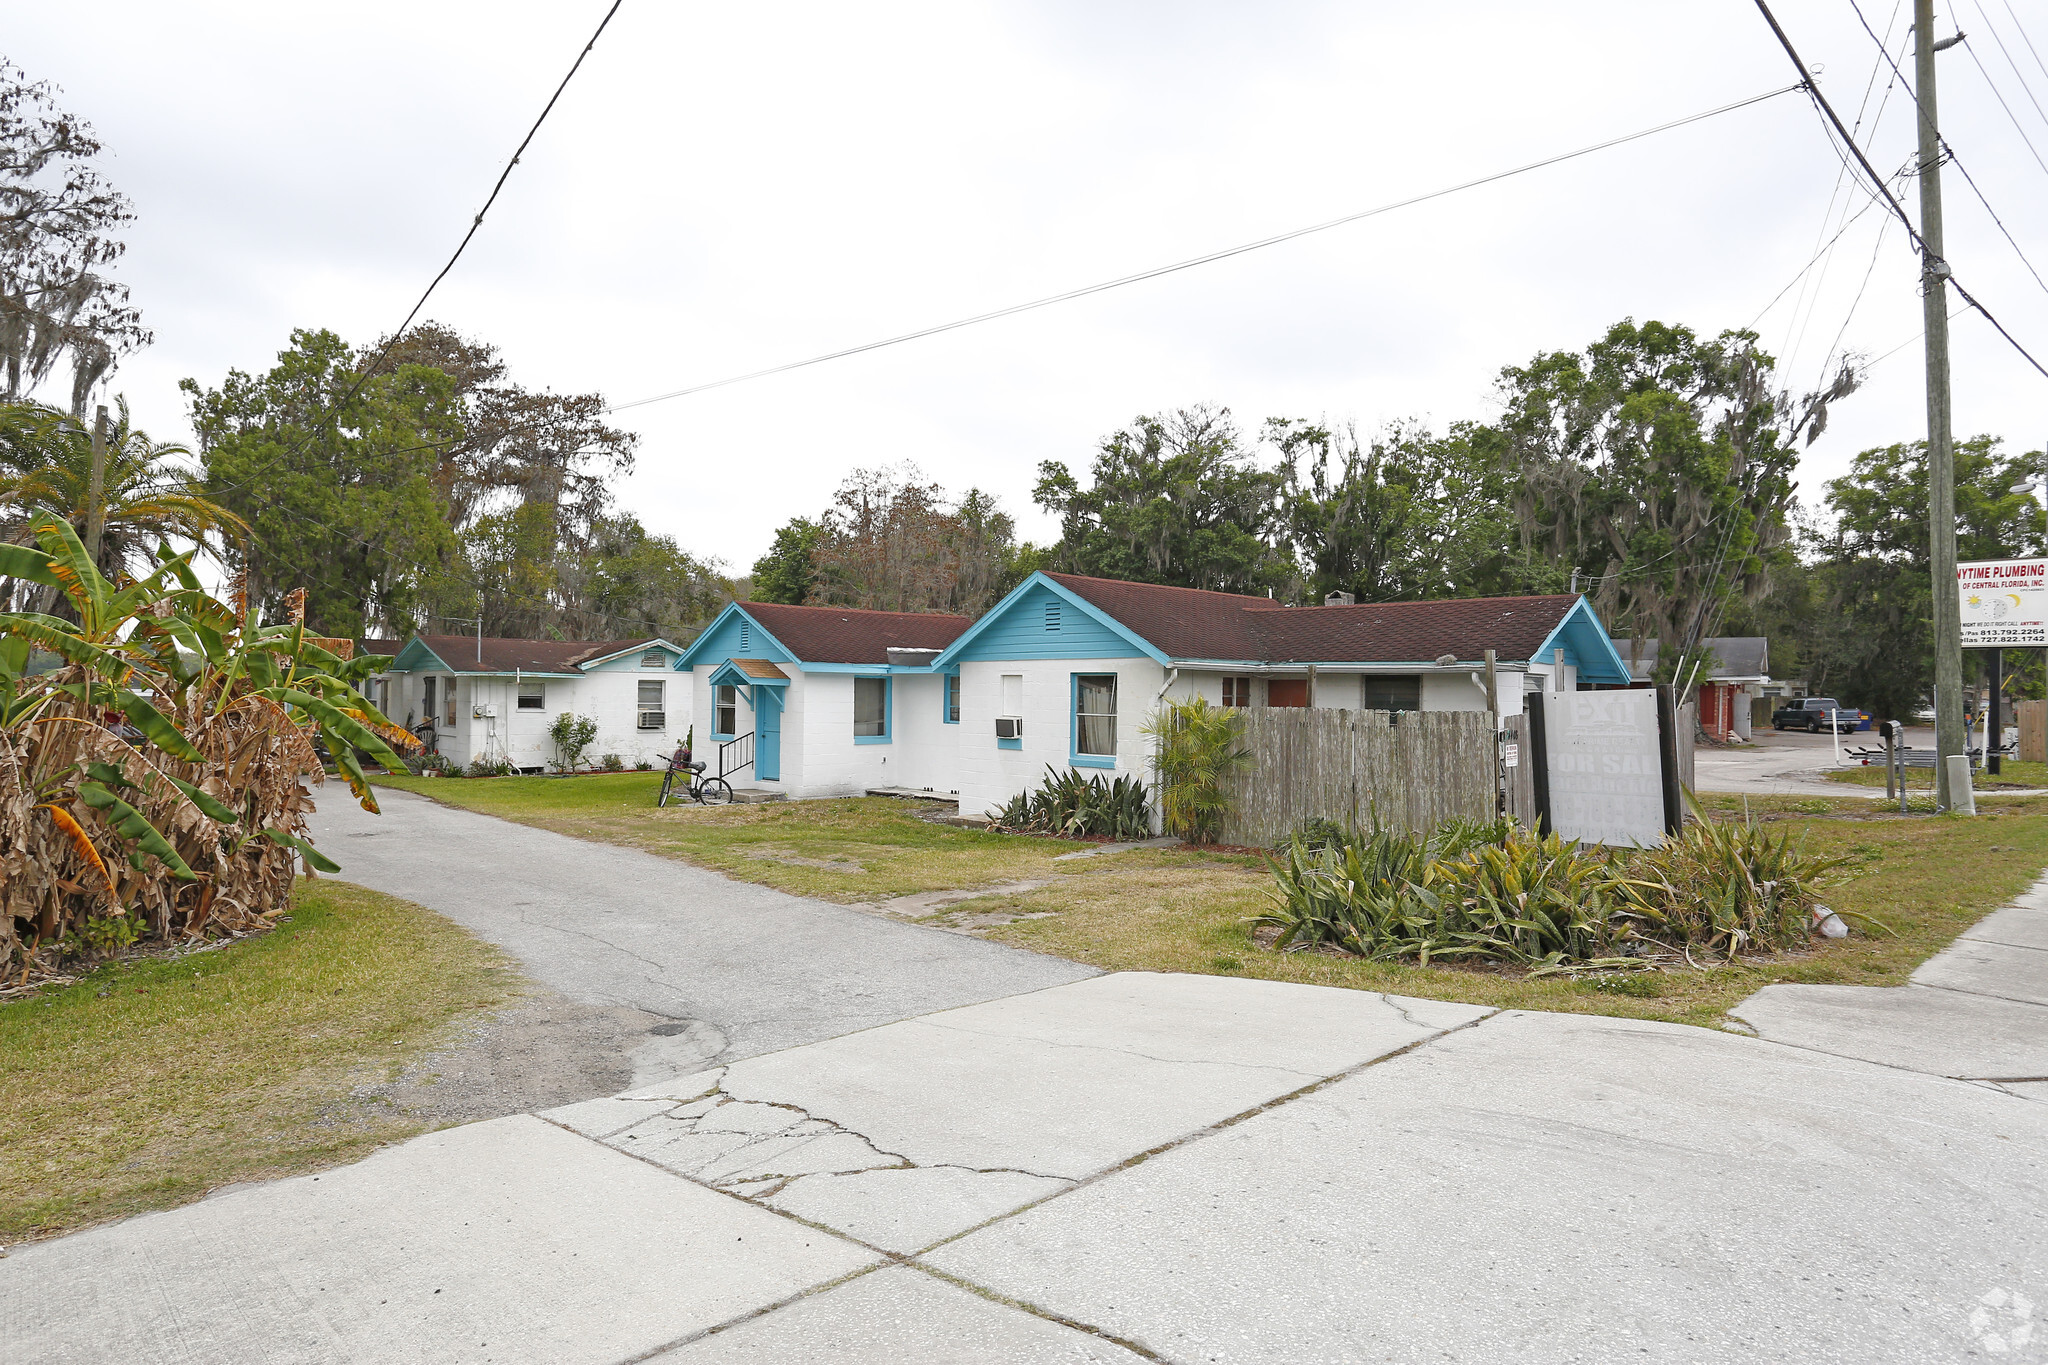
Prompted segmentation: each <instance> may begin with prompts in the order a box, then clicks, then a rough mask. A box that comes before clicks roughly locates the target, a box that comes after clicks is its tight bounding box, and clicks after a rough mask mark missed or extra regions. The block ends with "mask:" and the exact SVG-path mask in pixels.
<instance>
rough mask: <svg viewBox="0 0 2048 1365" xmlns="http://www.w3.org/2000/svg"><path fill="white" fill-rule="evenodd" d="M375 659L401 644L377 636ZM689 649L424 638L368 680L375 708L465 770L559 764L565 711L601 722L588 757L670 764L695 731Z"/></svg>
mask: <svg viewBox="0 0 2048 1365" xmlns="http://www.w3.org/2000/svg"><path fill="white" fill-rule="evenodd" d="M363 646H364V647H365V648H367V649H369V650H370V652H373V653H384V652H386V651H387V650H388V649H389V645H388V644H387V643H385V642H379V641H365V642H363ZM682 654H683V650H682V647H681V646H679V645H674V644H671V643H669V642H668V641H667V640H663V639H660V638H658V637H649V638H646V639H639V640H580V641H565V640H511V639H500V638H494V637H491V636H485V637H484V638H483V639H481V640H479V639H478V638H477V637H476V636H473V635H415V636H413V637H412V639H410V640H408V641H407V642H406V643H405V645H404V647H403V648H401V649H399V650H397V652H396V654H395V655H394V657H393V658H392V660H391V664H390V666H389V667H388V668H386V669H385V671H384V672H382V673H380V674H378V675H377V676H376V677H374V678H372V679H371V680H370V681H369V682H368V683H366V684H365V688H364V690H365V691H366V692H367V693H368V695H369V698H370V701H371V703H372V704H373V705H375V706H376V707H377V709H378V710H380V711H382V712H383V713H384V714H385V715H386V716H388V717H390V718H391V719H392V720H393V721H395V722H397V723H398V724H400V725H403V726H404V727H405V728H406V729H408V730H411V731H412V732H413V733H414V734H416V735H418V736H419V737H420V738H421V739H422V740H424V741H425V742H426V744H427V747H428V748H429V749H430V750H432V751H433V752H435V753H438V754H440V755H441V756H442V757H444V758H446V759H447V760H448V761H449V762H450V763H452V764H454V765H455V766H457V767H467V766H468V765H469V763H470V762H471V761H472V760H473V759H476V758H479V757H483V758H489V759H506V760H509V761H510V762H511V763H512V765H513V766H514V767H517V768H520V769H523V770H525V771H528V772H541V771H543V770H544V769H546V768H549V767H551V766H552V765H553V764H554V762H555V757H556V755H555V747H554V741H553V740H551V739H550V738H549V737H548V729H549V727H550V726H551V725H553V724H554V721H555V717H557V716H559V715H561V714H562V713H563V712H570V713H573V714H576V715H579V716H588V717H590V718H591V719H592V720H595V721H596V722H597V739H596V741H595V742H593V743H592V744H591V746H590V748H589V749H588V750H587V751H586V754H585V758H586V761H590V762H596V761H598V760H599V759H600V758H601V757H602V756H603V755H605V754H617V755H619V757H620V759H621V760H622V761H623V762H624V763H625V765H626V766H627V767H632V766H633V765H634V764H635V763H636V762H639V761H641V760H647V761H650V762H660V761H662V760H664V759H666V758H667V756H668V754H669V752H670V750H672V749H674V748H675V746H676V745H677V744H678V743H679V742H681V740H682V739H683V737H684V736H685V735H686V734H688V733H689V728H690V687H689V682H690V680H689V678H688V677H678V676H677V675H676V673H675V665H676V663H677V661H678V660H679V659H680V658H681V657H682Z"/></svg>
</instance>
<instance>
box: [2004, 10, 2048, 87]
mask: <svg viewBox="0 0 2048 1365" xmlns="http://www.w3.org/2000/svg"><path fill="white" fill-rule="evenodd" d="M2000 3H2001V4H2003V5H2004V6H2005V12H2006V13H2007V14H2009V15H2011V16H2012V26H2013V28H2015V29H2017V30H2018V31H2019V35H2020V41H2021V42H2023V43H2025V44H2026V45H2027V51H2028V52H2031V53H2033V55H2034V65H2035V66H2038V67H2040V68H2041V74H2042V75H2044V76H2048V62H2044V61H2042V60H2041V54H2040V53H2039V52H2038V51H2036V50H2035V48H2034V40H2033V39H2032V38H2029V37H2028V36H2027V26H2026V25H2025V24H2023V23H2021V22H2020V16H2019V14H2018V13H2017V12H2015V11H2014V9H2013V7H2012V0H2000Z"/></svg>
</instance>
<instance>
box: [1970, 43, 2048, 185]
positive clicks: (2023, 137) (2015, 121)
mask: <svg viewBox="0 0 2048 1365" xmlns="http://www.w3.org/2000/svg"><path fill="white" fill-rule="evenodd" d="M1963 51H1965V52H1967V53H1969V54H1970V63H1971V65H1973V66H1975V67H1976V68H1977V74H1978V75H1980V76H1982V77H1983V78H1984V84H1986V85H1988V86H1990V87H1991V96H1992V98H1993V99H1995V100H1997V101H1998V107H1999V108H2001V109H2003V110H2005V116H2006V117H2007V118H2009V119H2011V120H2012V130H2013V131H2014V132H2016V133H2018V134H2019V135H2020V141H2021V142H2024V143H2026V144H2027V151H2028V152H2029V153H2031V154H2032V156H2033V158H2034V164H2035V165H2036V166H2039V167H2040V168H2041V169H2042V171H2043V172H2048V161H2043V160H2042V159H2041V151H2040V149H2039V148H2038V147H2036V146H2034V139H2032V138H2030V137H2028V136H2027V130H2026V127H2025V125H2023V124H2022V123H2021V122H2020V116H2019V115H2018V114H2015V113H2014V112H2013V111H2012V106H2011V105H2010V104H2007V103H2006V102H2005V92H2004V91H2002V90H2000V89H1999V88H1998V82H1997V81H1994V80H1992V79H1991V72H1990V71H1988V70H1987V69H1986V68H1985V66H1984V62H1983V60H1982V59H1981V58H1980V57H1978V56H1977V49H1976V48H1975V47H1973V46H1971V45H1970V44H1969V43H1967V42H1966V43H1964V44H1963Z"/></svg>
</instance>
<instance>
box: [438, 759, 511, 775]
mask: <svg viewBox="0 0 2048 1365" xmlns="http://www.w3.org/2000/svg"><path fill="white" fill-rule="evenodd" d="M436 757H439V755H438V754H437V755H436ZM442 764H443V767H444V770H445V767H446V764H447V760H446V759H443V760H442ZM464 771H465V772H466V773H467V774H468V775H469V776H471V777H510V776H512V774H514V773H516V772H518V771H519V769H517V768H515V767H513V766H512V760H511V759H509V758H504V757H498V758H487V757H485V756H484V755H483V754H478V755H477V756H476V757H475V758H472V759H471V760H469V767H468V768H466V769H464Z"/></svg>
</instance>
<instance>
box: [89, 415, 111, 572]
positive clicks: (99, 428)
mask: <svg viewBox="0 0 2048 1365" xmlns="http://www.w3.org/2000/svg"><path fill="white" fill-rule="evenodd" d="M106 501H107V407H106V404H104V403H102V404H100V406H99V410H98V412H97V414H96V415H95V416H94V417H93V420H92V478H91V480H90V481H89V482H88V483H87V484H86V494H85V555H86V558H87V559H90V560H91V561H92V562H93V565H94V566H95V567H97V566H98V565H99V562H100V537H101V535H102V534H103V533H104V532H105V531H106V526H107V509H106Z"/></svg>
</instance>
